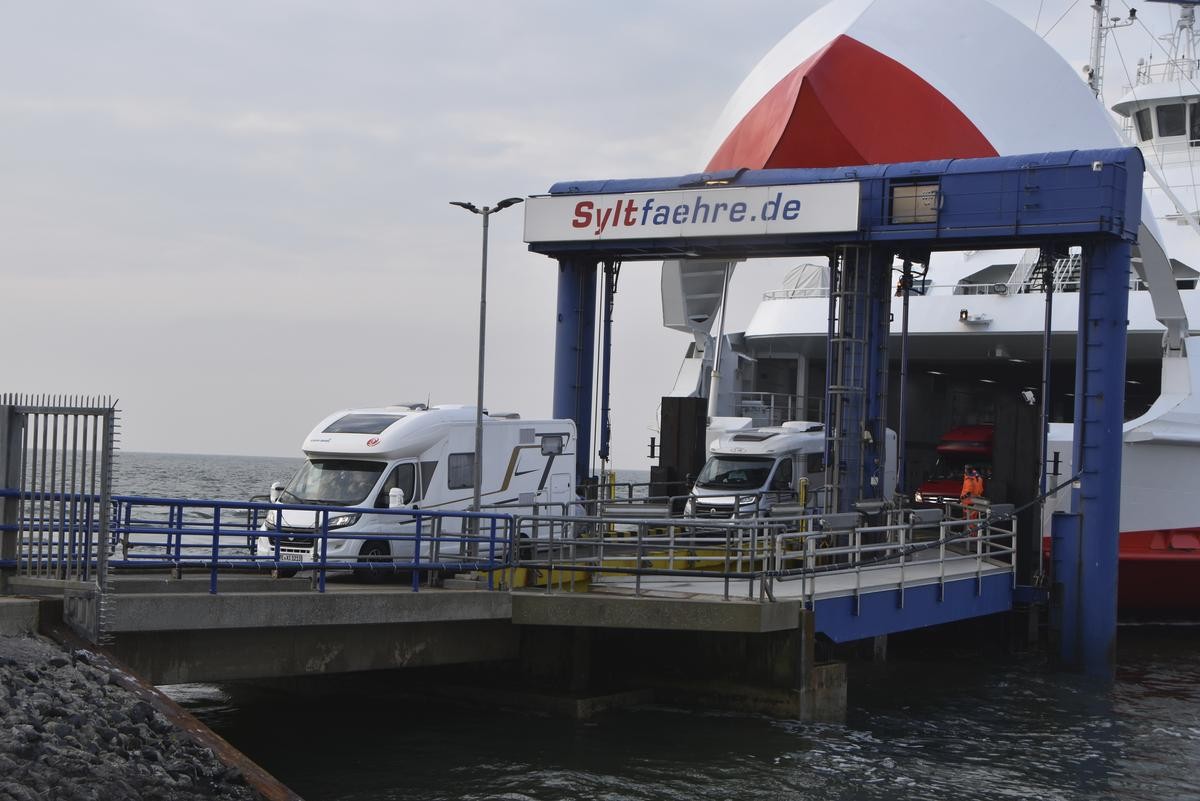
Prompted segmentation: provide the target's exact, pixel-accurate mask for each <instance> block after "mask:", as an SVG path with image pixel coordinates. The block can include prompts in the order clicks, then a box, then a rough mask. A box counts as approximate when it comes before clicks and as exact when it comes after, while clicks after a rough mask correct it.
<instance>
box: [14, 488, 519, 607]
mask: <svg viewBox="0 0 1200 801" xmlns="http://www.w3.org/2000/svg"><path fill="white" fill-rule="evenodd" d="M0 497H9V498H19V499H21V500H23V501H25V504H24V509H26V510H27V512H26V514H25V515H24V516H23V517H22V518H21V519H20V520H19V521H18V523H17V525H15V526H7V527H0V530H13V529H16V530H19V531H20V532H22V535H21V542H20V544H19V553H18V556H17V559H15V560H10V561H11V564H12V565H18V564H22V563H25V562H26V561H28V560H33V559H36V560H40V562H43V563H45V567H46V570H47V571H49V572H50V573H53V572H54V570H55V568H54V564H56V563H57V562H58V561H63V562H64V563H65V561H66V559H67V558H75V559H76V560H78V559H79V558H81V557H80V556H79V555H78V554H75V553H67V554H60V553H56V552H47V550H46V548H45V545H46V544H47V543H46V542H45V538H44V537H43V536H42V534H43V532H50V531H52V530H53V528H52V526H58V527H60V528H61V527H62V526H63V521H60V520H54V521H51V520H49V519H48V518H46V517H44V516H41V515H39V514H37V513H35V512H34V511H33V510H37V509H40V508H42V507H43V506H49V505H50V504H49V502H53V503H55V504H59V503H66V504H68V505H69V506H71V507H72V508H78V509H81V510H84V509H93V510H94V509H95V508H96V506H97V505H98V504H99V500H100V499H99V496H89V495H79V494H76V495H70V494H62V493H39V492H25V493H21V492H18V491H16V490H0ZM42 501H46V502H47V503H46V504H43V503H40V502H42ZM288 512H291V513H293V514H296V513H298V514H300V515H303V516H305V517H307V518H308V520H309V521H310V522H308V523H306V524H305V525H303V526H296V527H292V526H288V525H287V523H288V521H287V514H286V513H288ZM363 516H370V517H371V518H372V519H373V520H375V521H378V525H377V526H375V527H373V530H371V531H362V530H360V531H348V530H344V529H343V527H341V526H340V525H339V522H340V521H339V518H346V517H354V518H355V519H356V520H360V519H361V518H362V517H363ZM111 521H112V522H111V525H110V528H109V531H110V535H109V539H108V542H107V543H104V551H105V555H106V556H107V565H108V569H109V570H110V571H113V570H117V571H121V570H129V571H147V570H160V571H161V570H165V571H167V572H169V573H171V574H173V575H175V576H176V577H180V576H182V575H183V574H184V573H185V572H187V573H194V572H201V573H204V572H207V573H208V575H209V592H210V593H214V594H215V593H217V592H218V590H219V588H220V582H219V578H220V576H221V575H232V574H236V573H247V572H267V571H272V572H275V573H277V574H283V575H287V574H294V573H296V572H299V571H311V572H312V579H313V581H312V584H313V586H314V588H315V589H316V590H317V591H318V592H324V591H325V588H326V578H327V575H328V574H329V573H334V572H345V571H354V572H355V573H356V574H358V575H360V576H366V577H368V578H370V577H372V576H377V577H381V576H385V575H389V574H409V575H408V576H407V578H409V579H411V586H412V589H413V591H414V592H416V591H418V590H419V589H420V587H421V585H422V582H425V583H426V584H428V583H431V582H432V581H433V580H434V578H435V577H436V576H437V575H438V574H440V573H445V572H454V573H459V572H465V571H472V570H477V571H481V572H482V573H483V574H485V575H486V577H487V580H488V585H489V587H491V581H492V577H493V576H494V575H495V574H496V572H497V571H498V570H499V569H501V568H502V567H504V566H505V564H506V560H507V559H508V558H509V554H508V548H509V543H510V542H512V541H514V540H513V537H512V525H513V518H512V516H511V515H508V514H499V513H494V512H479V513H474V512H464V511H453V512H435V511H426V510H419V509H410V508H397V509H379V508H375V507H367V506H332V505H316V504H286V503H264V502H259V501H227V500H198V499H186V498H153V497H142V496H123V495H118V496H114V497H113V498H112V515H111ZM66 528H67V530H68V532H69V533H71V534H72V536H69V537H67V538H65V539H64V540H61V541H60V542H67V543H73V542H75V541H76V540H78V541H79V542H81V543H82V542H85V541H88V540H86V539H85V536H84V535H86V534H87V533H88V532H89V531H90V530H93V524H92V522H91V521H90V520H88V519H87V518H86V517H85V516H84V515H82V514H81V515H80V516H79V517H77V518H75V519H72V520H69V521H66ZM76 532H77V533H78V535H79V536H78V538H76V537H75V536H73V535H74V534H75V533H76ZM338 541H364V542H365V541H370V542H379V543H383V544H384V545H385V546H386V551H387V552H386V553H382V552H376V553H374V554H369V555H366V556H359V557H358V558H355V559H349V558H338V557H337V556H336V555H331V554H330V553H329V547H330V543H331V542H338ZM264 546H265V547H264ZM62 547H63V546H61V545H60V546H59V550H62ZM66 547H67V548H68V549H69V548H70V547H71V546H69V545H68V546H66ZM99 550H100V548H99V547H95V548H93V549H92V552H91V553H90V556H89V555H88V554H86V553H85V554H84V556H83V557H82V558H84V559H90V560H91V561H92V562H93V563H95V562H96V561H97V559H98V552H99ZM356 550H357V549H356ZM5 566H9V565H8V564H6V565H5ZM235 586H236V585H235Z"/></svg>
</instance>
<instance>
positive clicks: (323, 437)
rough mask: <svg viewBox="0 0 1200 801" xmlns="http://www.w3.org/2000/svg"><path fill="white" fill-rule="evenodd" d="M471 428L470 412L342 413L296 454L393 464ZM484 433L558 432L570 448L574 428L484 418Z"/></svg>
mask: <svg viewBox="0 0 1200 801" xmlns="http://www.w3.org/2000/svg"><path fill="white" fill-rule="evenodd" d="M474 422H475V407H474V406H465V405H452V404H444V405H439V406H432V407H430V408H425V406H424V405H423V404H406V405H397V406H381V407H374V408H365V409H342V410H340V411H336V412H334V413H333V414H331V415H329V416H328V417H326V418H325V419H324V420H322V421H321V422H320V423H317V425H316V427H315V428H313V430H312V431H311V432H309V434H308V436H307V437H305V439H304V443H303V444H302V445H301V449H302V450H303V451H304V452H305V453H306V454H308V455H311V456H316V455H320V456H334V455H338V456H346V457H351V458H369V459H379V460H383V459H396V458H402V457H406V456H419V455H421V454H422V453H424V452H425V451H427V450H428V449H429V448H431V447H433V446H434V445H436V444H437V443H438V442H439V441H440V440H441V439H442V438H443V437H445V436H446V428H447V427H448V426H451V425H460V426H461V425H463V424H471V425H473V424H474ZM483 422H484V425H485V426H486V427H492V426H496V425H504V426H521V427H528V428H534V429H538V430H540V431H542V432H544V433H550V432H549V431H548V430H547V429H548V428H559V429H561V430H562V432H563V433H565V434H567V435H568V436H567V439H566V442H564V445H565V444H567V443H570V444H571V445H572V446H573V445H574V437H575V424H574V423H572V422H571V421H570V420H521V419H518V418H514V417H509V416H505V417H502V418H494V417H491V416H489V415H488V414H487V412H486V411H485V412H484V416H483Z"/></svg>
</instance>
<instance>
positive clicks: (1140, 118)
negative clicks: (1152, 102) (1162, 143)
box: [1133, 108, 1154, 142]
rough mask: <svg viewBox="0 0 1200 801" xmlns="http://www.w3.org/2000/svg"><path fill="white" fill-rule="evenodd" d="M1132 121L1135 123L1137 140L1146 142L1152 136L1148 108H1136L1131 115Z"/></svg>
mask: <svg viewBox="0 0 1200 801" xmlns="http://www.w3.org/2000/svg"><path fill="white" fill-rule="evenodd" d="M1133 121H1134V122H1136V123H1137V130H1138V140H1139V141H1142V142H1148V141H1149V140H1151V139H1153V138H1154V129H1153V128H1152V127H1151V126H1150V109H1148V108H1142V109H1138V111H1137V113H1136V114H1134V115H1133Z"/></svg>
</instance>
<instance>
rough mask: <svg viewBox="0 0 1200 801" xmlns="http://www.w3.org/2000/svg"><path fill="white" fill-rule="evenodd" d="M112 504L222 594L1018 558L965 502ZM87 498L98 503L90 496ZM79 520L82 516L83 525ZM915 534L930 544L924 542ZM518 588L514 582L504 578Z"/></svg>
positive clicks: (783, 572)
mask: <svg viewBox="0 0 1200 801" xmlns="http://www.w3.org/2000/svg"><path fill="white" fill-rule="evenodd" d="M18 495H19V496H21V497H22V498H23V499H24V500H26V501H42V500H47V501H59V500H61V499H63V498H66V499H68V500H72V499H73V500H87V501H93V500H95V498H88V497H87V496H83V495H75V496H72V495H69V494H65V495H64V494H62V493H59V494H56V495H50V494H43V493H33V492H27V493H18V492H17V491H15V490H0V497H16V496H18ZM43 495H45V496H46V497H42V496H43ZM113 500H114V504H115V506H116V507H117V510H118V512H119V514H114V515H113V521H114V522H113V533H112V537H111V538H110V540H109V541H108V543H107V550H108V553H110V554H111V555H112V558H110V559H109V564H110V566H113V567H128V568H135V567H141V568H151V567H153V568H166V569H169V570H172V571H174V572H175V573H176V574H178V573H180V572H181V571H182V570H183V569H186V568H196V569H204V570H207V571H208V572H209V592H210V593H214V594H215V593H217V592H218V591H219V589H220V583H219V577H220V574H221V571H227V570H234V571H243V572H245V571H248V570H249V571H254V570H258V571H261V570H264V569H272V568H275V569H279V568H295V569H297V570H300V569H303V570H312V571H314V579H315V584H316V589H317V591H318V592H323V591H324V590H325V581H326V574H327V572H328V571H330V570H348V569H356V570H363V569H366V570H371V571H375V570H379V571H387V572H396V571H411V573H412V579H413V591H419V588H420V583H421V577H422V576H429V575H430V574H431V573H432V572H433V571H466V570H475V571H481V572H483V573H485V574H486V576H487V582H488V583H487V586H488V588H489V589H495V588H496V584H495V580H494V577H495V574H497V573H499V572H502V571H508V572H509V575H510V576H513V575H515V571H516V570H517V569H519V568H528V569H532V570H535V571H543V570H544V571H547V573H546V575H545V587H544V590H545V592H547V593H551V592H563V591H568V592H574V591H576V586H575V585H576V580H575V578H574V576H573V574H575V573H578V574H580V575H583V576H585V577H587V578H589V579H590V580H599V581H605V580H609V579H618V580H621V579H632V580H633V584H634V592H635V594H639V595H640V594H643V592H644V591H645V588H644V586H643V579H644V578H646V577H662V578H677V579H718V580H720V581H721V583H722V585H723V588H722V591H721V596H722V597H723V598H726V599H731V598H732V597H733V589H732V585H733V584H734V583H735V582H738V581H743V582H745V586H746V593H745V596H744V597H745V598H746V599H748V600H755V599H757V600H758V601H760V602H771V601H772V600H774V597H775V595H774V593H775V588H776V584H777V583H779V582H792V581H799V582H800V583H801V597H802V598H803V599H804V601H805V602H806V603H807V604H810V605H811V604H812V603H813V602H814V600H815V597H816V590H817V578H818V576H820V575H824V574H828V573H833V572H838V571H853V573H854V576H855V587H856V592H860V591H861V590H862V588H863V586H864V581H865V577H866V576H867V575H869V574H870V573H872V572H873V571H877V570H884V569H891V568H895V567H897V566H899V568H900V571H899V576H900V580H899V585H900V591H901V594H903V591H904V589H905V587H906V586H908V585H909V584H910V583H911V578H910V577H909V576H908V575H907V573H906V571H905V566H906V565H911V564H913V563H915V562H917V561H920V560H921V557H922V556H924V555H927V554H930V553H931V552H932V553H936V555H937V560H938V561H939V562H940V568H939V576H940V581H942V582H943V583H944V581H945V579H946V571H945V566H946V564H948V563H955V562H963V561H972V562H973V564H974V572H975V574H976V576H982V574H983V571H984V570H985V569H988V568H992V567H995V566H996V565H998V564H1000V565H1003V564H1007V565H1010V566H1011V565H1015V553H1016V539H1015V537H1016V524H1015V522H1014V520H1013V519H1012V518H1011V516H1005V515H999V514H993V512H992V510H991V509H983V508H981V507H978V506H977V507H965V506H962V505H960V504H948V505H947V507H946V510H947V512H948V516H947V517H945V518H943V519H941V520H940V521H937V522H930V523H916V522H914V519H913V518H912V516H911V515H909V514H908V513H907V512H902V511H898V510H894V511H891V512H888V513H887V514H886V520H885V521H884V522H882V523H880V524H878V525H859V526H855V527H851V528H832V527H830V528H826V527H824V525H823V517H824V516H823V515H821V514H817V513H811V512H810V513H805V514H798V515H793V516H787V517H774V516H772V517H760V516H755V517H736V518H679V517H664V516H623V517H613V516H609V515H593V516H586V515H570V514H562V515H546V514H538V515H507V514H495V513H486V512H480V513H474V512H460V511H453V512H436V511H427V510H413V509H376V508H374V507H364V506H353V507H337V506H314V505H308V504H281V503H260V502H253V501H220V500H193V499H181V498H148V497H138V496H118V497H116V498H114V499H113ZM81 505H83V506H88V507H89V508H90V507H94V504H92V503H88V504H81ZM38 507H40V504H34V503H27V504H26V508H29V509H33V508H38ZM251 510H258V511H261V512H272V511H275V512H286V511H303V512H312V513H314V514H315V515H316V519H315V520H314V525H313V527H312V528H305V529H303V530H300V531H296V530H288V529H285V528H283V527H282V522H283V515H282V514H276V515H275V517H274V521H275V527H274V528H270V527H268V526H265V525H264V526H259V527H258V528H254V529H251V528H249V526H248V524H247V522H246V521H248V520H252V519H255V518H254V517H253V516H250V515H245V514H242V513H246V512H248V511H251ZM189 513H190V515H189ZM348 513H353V514H372V515H379V516H384V517H393V518H397V521H396V529H402V530H392V531H371V532H347V531H342V530H340V529H335V528H331V527H330V521H331V519H333V518H334V517H336V516H338V515H345V514H348ZM972 515H978V517H972ZM470 520H480V521H485V522H486V525H484V526H480V529H481V530H480V532H479V533H478V534H475V533H472V531H473V529H474V527H473V526H470V525H468V524H467V521H470ZM42 522H43V521H41V520H39V519H38V518H37V517H30V518H29V519H24V520H21V521H19V522H18V525H17V526H10V527H7V528H6V529H4V530H12V529H14V528H17V529H19V530H23V531H25V532H31V533H32V536H29V535H28V534H27V538H26V539H25V542H24V543H23V545H24V546H25V547H30V548H31V547H32V546H33V545H35V544H36V540H37V536H36V532H37V531H39V530H40V526H41V524H42ZM80 525H87V523H86V521H81V522H80ZM456 527H457V530H454V529H455V528H456ZM921 532H927V533H930V534H931V535H932V536H933V537H934V539H933V540H931V541H919V540H918V537H919V535H920V534H921ZM285 536H294V537H297V538H299V539H302V540H304V541H306V543H308V544H306V545H305V547H304V548H303V550H305V551H309V552H313V549H315V553H314V555H313V557H312V558H311V559H305V560H304V561H290V560H287V559H283V558H281V551H280V549H281V547H283V546H282V545H281V542H280V540H281V538H283V537H285ZM185 537H195V538H196V540H185V539H184V538H185ZM263 537H266V538H270V539H272V541H273V542H272V544H273V548H272V549H271V551H269V552H266V553H259V552H257V551H256V550H255V549H254V548H253V547H251V546H252V545H253V543H254V542H255V541H257V540H259V539H260V538H263ZM331 540H383V541H387V542H389V543H400V544H401V547H400V549H399V552H397V549H396V548H395V547H393V546H392V545H391V544H389V551H390V552H391V553H390V554H389V555H388V556H380V557H378V558H377V559H374V560H367V561H362V560H356V561H351V560H347V559H335V558H330V557H329V554H328V549H329V543H330V541H331ZM470 546H474V547H470ZM406 550H407V551H408V553H405V552H404V551H406ZM93 558H94V557H93ZM923 561H929V560H928V559H924V560H923ZM513 584H514V582H513V581H511V580H510V581H509V582H508V586H509V587H511V586H512V585H513Z"/></svg>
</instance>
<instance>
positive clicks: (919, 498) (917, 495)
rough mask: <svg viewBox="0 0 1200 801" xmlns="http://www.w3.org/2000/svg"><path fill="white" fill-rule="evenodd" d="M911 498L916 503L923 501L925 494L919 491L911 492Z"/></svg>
mask: <svg viewBox="0 0 1200 801" xmlns="http://www.w3.org/2000/svg"><path fill="white" fill-rule="evenodd" d="M913 500H914V501H915V502H917V503H925V496H924V495H922V494H921V493H919V492H914V493H913Z"/></svg>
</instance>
